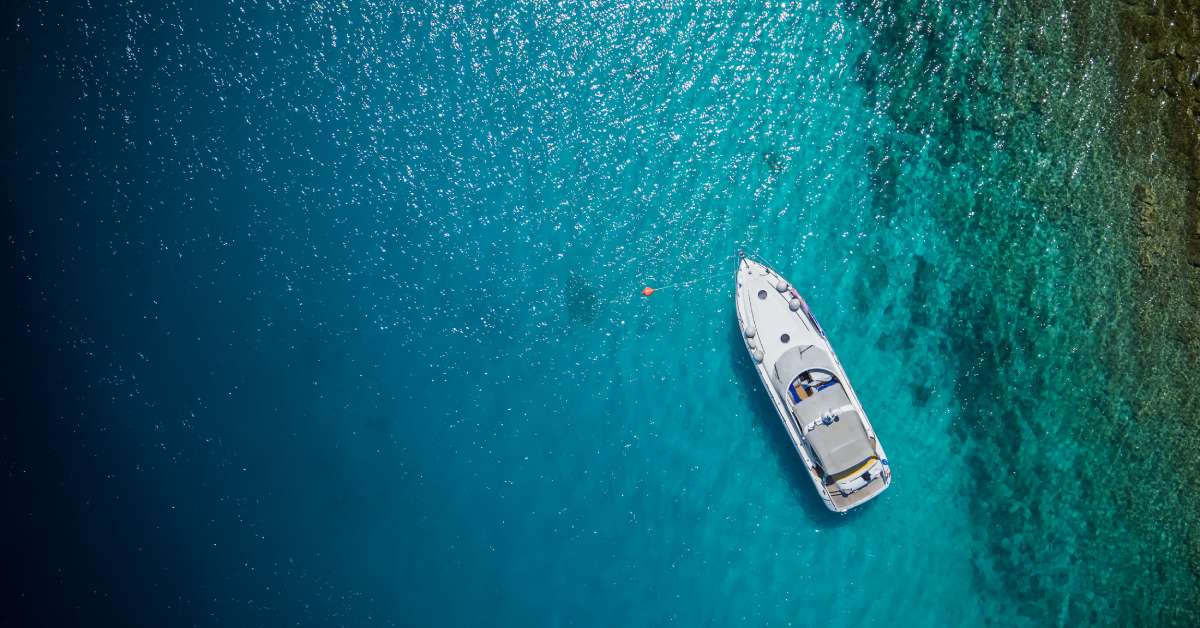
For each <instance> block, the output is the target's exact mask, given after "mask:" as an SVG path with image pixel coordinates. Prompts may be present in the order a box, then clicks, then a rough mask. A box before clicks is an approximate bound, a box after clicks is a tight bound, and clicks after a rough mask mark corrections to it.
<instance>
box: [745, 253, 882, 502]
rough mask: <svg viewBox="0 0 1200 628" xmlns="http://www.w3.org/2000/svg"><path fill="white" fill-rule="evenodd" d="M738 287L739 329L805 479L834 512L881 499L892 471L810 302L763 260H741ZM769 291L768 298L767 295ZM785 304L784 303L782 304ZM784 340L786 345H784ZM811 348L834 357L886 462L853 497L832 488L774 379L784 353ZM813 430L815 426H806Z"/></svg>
mask: <svg viewBox="0 0 1200 628" xmlns="http://www.w3.org/2000/svg"><path fill="white" fill-rule="evenodd" d="M735 283H736V288H737V297H736V298H737V308H736V309H737V317H738V326H739V328H740V330H741V332H742V334H741V336H742V340H743V341H744V342H745V345H746V350H747V353H748V354H749V355H750V359H751V362H752V363H753V364H754V369H755V371H756V372H757V373H758V377H759V380H760V381H761V382H762V385H763V388H764V389H765V391H766V392H767V395H768V396H769V397H770V399H771V403H772V406H774V408H775V411H776V413H777V414H778V416H779V420H780V422H781V423H782V425H783V427H784V429H785V430H786V431H787V434H788V437H789V438H790V439H791V441H792V446H793V448H794V449H795V450H796V453H797V455H799V456H800V458H801V459H802V460H803V461H804V466H805V469H806V475H808V478H809V480H810V481H811V482H812V484H813V488H814V489H816V491H817V494H818V495H819V496H820V497H821V499H822V501H823V502H824V503H825V507H826V508H828V509H829V510H832V511H834V512H845V511H847V510H850V509H853V508H856V507H858V506H861V505H862V504H864V503H866V502H868V501H870V500H872V499H874V498H875V497H877V496H879V495H880V494H881V493H882V492H883V491H884V490H885V489H886V488H887V487H888V486H890V484H891V468H890V465H889V464H888V459H887V456H886V454H885V453H884V451H883V446H882V445H881V444H880V443H879V439H878V438H877V437H876V435H875V432H874V429H873V428H872V426H871V424H870V421H869V420H868V419H867V415H866V412H865V411H863V409H862V404H861V403H860V402H859V400H858V396H857V395H856V394H855V392H854V388H853V386H852V385H851V384H850V380H849V377H847V375H846V373H845V369H843V368H842V365H841V363H840V362H839V361H838V358H837V354H836V353H835V352H834V351H833V347H832V345H831V344H830V343H829V340H828V339H827V338H826V337H825V332H824V330H823V329H822V328H821V326H820V324H819V323H818V322H817V320H816V317H815V316H813V315H812V312H811V311H810V310H809V308H808V304H807V303H805V302H804V299H803V298H802V297H801V296H800V295H799V293H798V292H796V290H795V288H794V287H793V286H792V285H791V283H790V282H788V281H787V280H786V279H785V278H784V277H782V276H781V275H780V274H779V273H777V272H775V271H774V270H773V269H771V268H770V267H768V266H766V265H765V264H762V263H760V262H757V261H754V260H750V259H748V258H742V259H741V260H739V263H738V272H737V274H736V276H735ZM763 292H766V293H767V295H766V297H764V296H763ZM781 303H782V305H781ZM781 341H782V342H781ZM797 345H812V346H817V347H820V348H821V349H823V350H824V351H825V352H827V353H828V356H829V357H830V358H832V360H831V364H827V366H829V367H830V368H829V369H828V370H830V371H832V372H833V374H834V375H836V377H837V379H838V380H840V381H839V383H840V384H841V388H842V389H844V391H845V393H846V396H847V397H848V400H849V406H851V407H852V409H853V410H855V411H856V412H857V414H858V416H860V417H861V420H862V423H863V427H864V428H865V430H866V433H867V434H868V436H869V439H870V447H871V448H872V450H873V451H874V455H875V456H876V457H877V458H878V460H879V461H881V462H882V465H883V467H882V469H883V470H882V472H881V473H880V474H879V477H877V478H872V479H871V480H870V481H868V482H867V484H866V485H864V486H863V487H862V488H861V489H858V490H855V491H854V492H852V493H850V494H849V495H845V494H843V493H842V492H841V491H840V490H839V489H838V488H837V485H836V484H831V483H830V482H829V481H828V480H827V478H826V477H825V476H824V474H823V473H822V472H821V470H820V465H819V464H818V461H817V460H816V456H815V453H814V451H811V450H810V444H809V443H807V442H806V437H805V430H806V425H805V424H803V423H801V421H800V420H799V419H798V418H797V416H796V414H794V413H793V407H794V406H793V405H792V404H791V403H789V401H788V399H787V397H786V396H785V395H784V394H783V393H782V392H781V391H780V390H779V389H778V388H777V386H778V382H773V381H772V375H771V373H772V369H773V368H774V367H775V365H776V362H777V361H778V359H779V358H780V355H781V353H782V352H783V351H785V350H786V349H787V348H789V346H791V347H794V346H797ZM808 427H809V428H811V424H810V425H809V426H808Z"/></svg>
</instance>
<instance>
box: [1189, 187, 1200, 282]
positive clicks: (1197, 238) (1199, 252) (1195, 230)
mask: <svg viewBox="0 0 1200 628" xmlns="http://www.w3.org/2000/svg"><path fill="white" fill-rule="evenodd" d="M1187 258H1188V262H1189V263H1191V265H1193V266H1200V198H1198V199H1197V200H1196V203H1195V204H1194V206H1193V207H1192V232H1191V233H1189V234H1188V239H1187Z"/></svg>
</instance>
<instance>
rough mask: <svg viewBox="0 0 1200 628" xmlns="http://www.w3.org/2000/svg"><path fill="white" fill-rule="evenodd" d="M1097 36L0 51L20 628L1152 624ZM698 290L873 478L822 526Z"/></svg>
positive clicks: (1176, 583)
mask: <svg viewBox="0 0 1200 628" xmlns="http://www.w3.org/2000/svg"><path fill="white" fill-rule="evenodd" d="M1068 9H1070V11H1068ZM1105 11H1106V9H1097V10H1096V11H1095V12H1094V13H1091V15H1090V17H1089V18H1088V19H1087V20H1083V19H1082V15H1083V14H1086V13H1087V11H1086V10H1085V8H1081V7H1079V6H1074V5H1071V6H1064V7H1053V6H1052V7H1048V8H1047V9H1046V10H1045V11H1044V12H1041V13H1037V12H1035V13H1032V14H1030V13H1025V12H1023V11H1022V10H1020V9H1019V8H1010V7H1003V6H1002V7H998V8H994V9H981V8H975V7H969V6H965V5H963V6H958V5H956V4H953V3H945V4H937V3H932V2H926V3H920V2H914V3H878V4H861V5H860V4H851V3H837V2H828V1H821V2H816V3H813V4H810V5H806V6H793V5H790V4H780V5H776V4H767V5H763V4H736V3H731V4H713V5H709V6H702V7H699V8H697V7H689V6H682V5H678V4H674V3H663V4H659V5H656V7H655V8H635V7H625V6H617V5H607V4H603V3H596V4H595V5H587V6H565V5H564V6H556V5H550V4H545V3H516V4H509V3H502V4H498V5H494V6H493V5H488V6H463V5H456V4H437V3H428V4H421V5H420V6H398V7H392V6H376V5H374V4H368V5H365V6H354V7H347V6H343V5H329V6H326V5H323V4H321V3H313V4H309V5H303V6H293V5H290V4H286V3H284V4H281V5H279V6H276V5H274V4H270V3H262V4H253V5H250V6H247V7H245V8H227V7H221V8H213V9H196V8H191V7H188V6H186V5H167V6H166V7H158V6H154V7H144V8H140V9H139V8H133V7H125V8H79V9H67V10H60V9H56V8H55V9H51V8H48V7H47V8H43V9H42V10H41V11H31V12H30V13H29V14H28V15H23V16H21V19H20V20H19V21H17V26H16V27H13V26H11V24H10V26H7V27H6V28H7V30H6V33H7V34H8V38H7V40H6V42H5V44H4V45H5V50H6V51H8V52H9V53H10V56H11V58H12V59H13V61H11V62H10V63H11V67H10V71H9V72H8V74H9V79H10V80H11V81H13V82H14V83H17V82H20V83H22V84H23V85H24V89H23V90H22V94H21V95H20V96H19V97H18V98H19V102H18V103H17V104H18V105H24V106H23V107H21V106H18V107H17V108H15V109H16V111H15V112H14V116H13V117H12V118H11V119H10V120H8V121H6V123H5V124H6V125H7V128H6V132H8V133H10V134H11V136H12V137H13V138H14V139H13V140H12V141H11V142H10V147H11V148H10V149H9V151H8V152H9V154H10V156H13V157H14V162H15V163H14V164H12V170H11V171H10V172H8V173H7V174H6V177H7V178H8V179H9V182H10V188H11V189H12V192H11V196H10V198H11V200H10V206H12V207H13V208H14V209H15V210H16V211H15V212H13V213H14V220H13V221H12V225H13V226H11V227H10V228H8V229H7V233H6V236H7V243H6V255H7V256H8V260H9V268H10V269H11V272H10V277H9V279H8V283H9V284H10V287H11V288H12V291H15V293H16V294H18V295H19V296H20V297H21V298H20V299H19V300H18V301H17V302H18V303H19V304H20V305H19V306H18V307H17V308H15V310H14V312H13V314H12V315H11V317H10V321H9V325H8V328H9V329H8V331H7V336H8V337H9V338H10V339H11V340H12V346H14V347H17V348H18V349H17V351H18V352H20V353H19V355H26V356H28V357H29V358H30V360H32V362H31V363H32V364H33V365H34V368H32V369H24V368H19V367H17V366H14V365H10V366H9V367H8V368H9V371H10V372H8V373H7V375H9V378H8V381H9V382H10V383H9V386H10V390H9V391H8V392H6V394H5V397H4V400H5V403H6V405H8V406H9V408H10V409H11V410H12V412H13V415H14V416H16V415H20V416H23V417H26V418H28V419H29V422H28V423H26V424H22V426H18V427H12V428H10V430H11V431H12V434H13V435H12V436H11V437H10V438H6V439H5V449H4V450H3V451H4V452H5V457H6V458H9V459H11V460H12V461H13V462H12V463H10V464H9V468H10V469H13V470H14V471H11V472H10V479H9V480H8V482H9V484H10V485H11V487H12V490H13V491H14V493H13V494H16V495H20V496H23V497H24V498H26V499H28V500H30V503H31V504H33V505H32V506H30V508H28V509H25V510H23V512H27V513H32V514H26V515H25V516H24V517H23V518H20V519H19V521H20V522H21V523H20V524H19V525H20V530H22V531H23V533H24V534H27V535H35V534H36V530H38V529H39V528H40V525H41V523H42V522H49V524H50V527H51V530H52V531H53V532H54V534H53V538H55V539H59V540H55V541H53V542H52V543H51V544H50V547H49V549H47V550H46V551H44V552H43V551H41V550H39V552H38V553H36V554H34V556H37V557H40V558H32V557H31V560H36V561H37V562H39V563H40V564H41V566H40V567H38V571H39V573H42V574H43V575H44V576H45V579H46V580H47V581H48V582H50V583H51V584H50V586H49V589H48V590H49V591H50V592H51V593H50V594H49V595H54V596H61V598H62V599H63V600H64V603H61V604H58V605H54V606H53V609H54V610H50V611H47V610H46V608H43V606H46V607H49V605H48V604H47V605H42V604H40V602H41V601H42V598H41V597H40V596H39V594H35V593H30V594H29V595H30V598H29V599H30V602H29V604H28V605H27V608H26V609H25V610H27V611H28V612H29V613H30V614H31V615H35V614H39V613H42V612H50V613H51V615H52V616H61V617H62V618H71V617H91V618H94V617H96V616H97V614H99V616H105V617H111V618H113V619H118V620H121V621H122V622H123V623H145V624H156V625H160V624H162V623H164V622H165V621H169V620H174V621H186V622H194V623H200V624H233V625H253V624H271V625H275V624H283V623H285V622H287V623H293V622H300V623H318V624H342V625H361V624H374V623H378V624H385V625H388V624H402V625H410V624H411V625H447V626H451V625H480V624H486V625H605V626H608V625H625V624H628V625H661V624H664V623H668V622H670V623H676V624H679V625H700V624H709V625H727V624H746V625H763V624H769V625H786V624H809V625H812V624H819V625H826V626H851V625H861V624H864V623H867V624H870V623H878V622H887V623H893V624H899V625H930V626H943V625H967V624H988V623H990V624H1002V625H1047V624H1067V623H1071V624H1074V623H1078V622H1081V621H1082V622H1085V623H1089V624H1096V623H1101V624H1103V623H1113V624H1129V623H1135V622H1136V623H1180V624H1186V623H1187V622H1188V621H1189V620H1190V618H1194V617H1195V616H1196V614H1197V612H1200V611H1198V609H1197V597H1196V591H1197V588H1196V587H1197V583H1196V578H1197V575H1196V572H1195V571H1193V566H1194V565H1195V564H1196V563H1195V560H1194V558H1193V559H1191V561H1190V562H1189V553H1188V552H1189V549H1188V548H1189V543H1192V544H1193V545H1196V542H1195V538H1194V537H1188V536H1187V535H1188V534H1192V533H1193V532H1192V531H1191V529H1190V528H1188V527H1185V526H1182V525H1181V524H1180V523H1179V522H1180V520H1181V519H1186V518H1187V517H1186V515H1185V514H1184V513H1186V512H1187V511H1186V510H1181V508H1182V506H1181V503H1182V502H1180V501H1179V499H1180V498H1178V497H1177V496H1175V493H1176V492H1177V491H1175V490H1174V488H1173V486H1172V484H1171V483H1170V482H1169V478H1163V477H1162V476H1161V474H1160V473H1158V470H1159V469H1161V468H1163V467H1164V466H1169V465H1171V464H1173V462H1172V460H1173V458H1172V456H1175V455H1177V453H1176V452H1173V451H1171V450H1170V448H1169V447H1165V446H1163V442H1164V441H1163V439H1162V432H1161V426H1160V425H1158V422H1157V421H1155V420H1151V419H1147V418H1145V417H1141V416H1139V414H1138V412H1137V411H1136V408H1137V403H1138V401H1137V399H1136V395H1134V394H1133V393H1132V392H1131V391H1134V390H1135V389H1136V385H1137V382H1136V381H1135V380H1134V377H1133V376H1132V375H1129V374H1128V369H1126V368H1123V364H1122V360H1121V359H1120V357H1119V356H1121V355H1131V352H1132V351H1133V350H1134V347H1133V346H1131V345H1132V343H1131V341H1130V340H1129V339H1128V333H1127V330H1128V329H1129V328H1130V326H1131V325H1134V324H1135V323H1134V312H1133V311H1132V309H1133V305H1132V303H1133V302H1134V301H1135V300H1136V299H1137V298H1138V296H1137V295H1138V293H1137V285H1136V274H1135V269H1134V266H1133V257H1132V255H1131V254H1130V253H1129V247H1130V243H1129V237H1130V236H1129V224H1128V222H1127V221H1128V218H1127V214H1128V194H1129V190H1130V189H1131V187H1130V186H1131V184H1130V183H1129V182H1128V181H1126V180H1125V179H1124V178H1122V177H1123V176H1124V173H1123V172H1122V170H1121V169H1120V168H1118V165H1119V164H1120V158H1119V156H1118V155H1117V154H1116V151H1115V150H1114V148H1113V145H1112V143H1111V142H1110V141H1108V140H1107V139H1106V138H1107V137H1108V134H1109V133H1110V131H1111V128H1112V126H1113V124H1114V122H1113V116H1114V114H1113V113H1112V112H1113V110H1114V108H1115V106H1116V104H1115V103H1114V101H1113V99H1114V98H1115V96H1114V95H1113V94H1115V93H1117V91H1118V90H1116V89H1115V87H1114V85H1113V83H1112V81H1113V79H1112V72H1113V71H1112V63H1113V61H1112V59H1111V58H1110V56H1109V53H1108V52H1106V51H1107V50H1110V49H1111V48H1109V47H1108V45H1109V43H1110V42H1109V39H1108V38H1111V37H1112V33H1113V32H1114V31H1113V25H1112V17H1111V16H1109V15H1108V14H1106V13H1105ZM43 52H46V53H47V56H43V55H42V53H43ZM16 157H19V158H20V159H15V158H16ZM739 249H745V250H747V251H749V252H751V253H753V254H755V255H758V256H760V257H761V258H762V259H764V260H765V261H767V262H768V263H771V264H773V265H774V266H775V267H776V268H778V269H779V270H780V271H781V272H783V273H784V274H785V275H786V276H788V277H790V278H791V279H792V281H793V282H794V283H795V284H796V286H797V287H798V288H799V289H800V291H801V292H802V293H803V294H804V295H805V296H806V297H807V299H808V301H809V302H810V304H811V305H812V309H813V310H814V313H815V314H816V316H817V317H818V318H819V319H820V320H821V322H822V324H823V325H824V327H825V328H826V330H827V331H828V333H829V336H830V338H831V339H832V340H833V342H834V344H835V347H836V348H837V349H838V350H839V355H840V356H841V358H842V362H843V364H844V365H845V367H846V369H847V371H848V373H849V375H850V377H851V378H852V380H853V381H854V383H855V387H856V390H857V392H858V395H859V397H860V398H861V399H862V401H863V403H864V405H865V407H866V409H867V411H868V413H869V414H870V416H871V418H872V421H873V423H874V425H875V428H876V430H877V431H878V433H879V435H880V437H881V439H882V440H883V442H884V443H886V446H887V449H888V453H889V456H890V458H891V463H892V467H893V469H894V472H895V481H894V483H893V486H892V488H891V489H890V490H889V491H888V492H887V493H886V494H885V495H883V496H882V497H881V498H880V499H878V500H876V501H875V502H873V503H872V504H870V505H869V506H868V507H865V508H863V509H862V510H861V511H859V512H855V513H852V514H850V515H849V516H838V515H832V514H830V513H828V512H826V511H825V510H824V509H823V507H822V506H821V504H820V501H819V500H818V498H817V497H816V496H815V495H814V494H813V493H812V489H811V485H810V484H809V483H808V481H807V479H806V478H805V477H804V474H803V468H802V467H801V465H800V464H799V463H798V461H797V460H796V457H795V454H794V452H793V451H792V450H791V445H790V443H789V442H788V440H787V438H786V435H785V433H784V432H783V430H782V428H781V426H780V425H779V424H778V419H777V418H776V417H775V416H774V414H773V411H772V409H771V406H770V405H769V403H767V400H766V398H765V396H764V393H763V391H762V390H761V389H760V385H759V383H758V382H757V380H756V378H755V377H754V373H753V369H752V368H751V366H750V363H749V360H748V358H747V356H746V355H745V354H744V349H743V348H742V345H741V343H740V341H739V339H738V336H737V332H736V329H735V327H734V324H733V320H734V315H733V307H732V271H733V269H734V259H735V255H736V252H737V251H738V250H739ZM692 280H697V281H696V282H695V283H694V284H691V285H687V286H681V287H677V288H668V289H666V290H663V291H660V292H658V293H656V294H655V295H654V296H652V297H650V298H644V297H641V296H639V295H638V290H639V289H640V288H641V287H642V286H643V285H651V286H662V285H667V284H672V283H679V282H688V281H692ZM6 414H7V412H6ZM23 437H24V438H29V439H30V440H29V442H34V443H39V445H38V446H37V447H33V448H24V447H21V446H18V445H17V443H21V442H23V441H22V438H23ZM43 448H44V449H45V451H44V452H43ZM31 551H32V550H31ZM1191 551H1195V550H1191ZM47 557H48V558H47ZM1147 574H1152V575H1151V576H1150V577H1149V578H1147ZM49 595H48V596H47V597H49Z"/></svg>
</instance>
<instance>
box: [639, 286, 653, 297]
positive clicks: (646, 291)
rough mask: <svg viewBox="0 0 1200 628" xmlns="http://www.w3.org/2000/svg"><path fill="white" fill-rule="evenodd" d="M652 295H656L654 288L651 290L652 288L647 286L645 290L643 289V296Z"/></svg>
mask: <svg viewBox="0 0 1200 628" xmlns="http://www.w3.org/2000/svg"><path fill="white" fill-rule="evenodd" d="M652 294H654V288H651V287H650V286H646V287H645V288H642V296H644V297H648V296H650V295H652Z"/></svg>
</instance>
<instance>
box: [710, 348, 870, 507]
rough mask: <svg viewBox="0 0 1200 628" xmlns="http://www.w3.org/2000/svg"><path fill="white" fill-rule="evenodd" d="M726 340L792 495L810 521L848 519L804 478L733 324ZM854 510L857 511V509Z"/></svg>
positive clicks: (760, 429) (757, 421) (756, 422)
mask: <svg viewBox="0 0 1200 628" xmlns="http://www.w3.org/2000/svg"><path fill="white" fill-rule="evenodd" d="M729 339H730V343H731V344H732V345H733V351H731V352H730V355H731V356H732V362H733V364H732V370H733V372H734V374H735V377H736V378H737V381H738V385H739V386H741V387H742V390H743V391H745V393H746V397H747V399H748V403H749V405H750V412H751V414H753V415H754V419H753V423H754V427H755V430H756V431H757V432H759V433H760V434H762V436H763V438H765V439H766V440H767V443H769V444H770V447H771V449H772V450H773V451H774V452H775V461H776V462H777V463H778V464H779V470H780V473H782V474H783V475H784V476H785V477H786V478H787V483H788V486H789V487H791V489H792V495H793V496H794V497H795V498H796V501H797V502H799V503H800V506H801V507H803V508H804V510H805V512H807V513H808V515H809V517H810V518H811V519H812V521H813V522H814V523H817V524H819V525H822V526H839V525H842V524H843V523H845V522H846V521H847V520H848V519H849V517H848V515H850V514H851V513H838V512H833V511H831V510H829V509H828V508H826V507H825V504H824V503H822V502H821V496H820V495H818V494H817V489H815V488H814V487H813V485H812V480H810V479H809V477H808V469H807V468H806V467H805V466H804V460H803V459H802V458H801V457H800V454H798V453H796V448H795V447H794V446H793V445H792V439H791V438H790V437H788V434H787V430H785V429H784V427H783V425H782V424H781V423H780V421H779V413H778V412H776V411H775V405H774V404H772V403H771V399H770V398H769V397H767V391H766V390H765V389H764V388H763V384H762V380H760V379H759V377H758V372H757V371H756V370H755V369H754V365H752V364H751V363H750V356H749V354H747V353H746V344H745V343H744V342H743V341H742V335H741V331H740V330H739V329H738V328H737V325H732V326H730V330H729ZM854 510H861V508H855V509H854ZM852 512H853V511H852Z"/></svg>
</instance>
